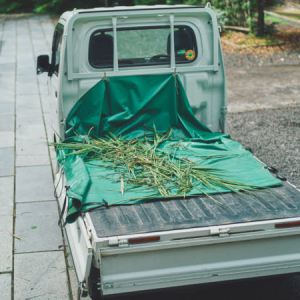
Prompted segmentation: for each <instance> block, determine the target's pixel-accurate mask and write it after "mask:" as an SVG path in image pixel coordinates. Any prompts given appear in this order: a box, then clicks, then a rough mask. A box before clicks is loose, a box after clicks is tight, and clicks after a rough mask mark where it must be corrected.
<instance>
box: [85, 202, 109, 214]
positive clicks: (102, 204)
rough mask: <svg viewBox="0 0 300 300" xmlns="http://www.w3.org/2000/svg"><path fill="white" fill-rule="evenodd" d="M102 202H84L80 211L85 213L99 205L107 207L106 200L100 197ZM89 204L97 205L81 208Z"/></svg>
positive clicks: (99, 206)
mask: <svg viewBox="0 0 300 300" xmlns="http://www.w3.org/2000/svg"><path fill="white" fill-rule="evenodd" d="M102 202H103V203H101V204H100V202H89V203H85V204H83V205H82V207H81V211H80V212H81V213H87V212H90V211H93V210H95V209H98V208H101V207H105V208H109V205H108V203H107V201H105V200H104V199H102ZM90 205H97V206H94V207H91V208H88V209H85V210H83V208H84V207H87V206H90Z"/></svg>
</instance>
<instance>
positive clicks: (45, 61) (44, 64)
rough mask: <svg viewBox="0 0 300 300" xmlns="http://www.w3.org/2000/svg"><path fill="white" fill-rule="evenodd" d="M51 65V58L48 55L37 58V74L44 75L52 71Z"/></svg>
mask: <svg viewBox="0 0 300 300" xmlns="http://www.w3.org/2000/svg"><path fill="white" fill-rule="evenodd" d="M50 66H51V65H50V64H49V56H48V55H40V56H38V58H37V67H36V74H38V75H39V74H42V73H44V72H49V71H50Z"/></svg>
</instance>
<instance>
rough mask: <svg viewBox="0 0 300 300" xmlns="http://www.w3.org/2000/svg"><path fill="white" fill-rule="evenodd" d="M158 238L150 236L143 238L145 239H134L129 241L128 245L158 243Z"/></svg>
mask: <svg viewBox="0 0 300 300" xmlns="http://www.w3.org/2000/svg"><path fill="white" fill-rule="evenodd" d="M159 240H160V236H152V237H145V238H136V239H129V240H128V243H129V244H138V243H147V242H155V241H159Z"/></svg>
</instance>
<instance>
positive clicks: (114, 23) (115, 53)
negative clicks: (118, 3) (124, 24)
mask: <svg viewBox="0 0 300 300" xmlns="http://www.w3.org/2000/svg"><path fill="white" fill-rule="evenodd" d="M112 24H113V32H114V56H113V57H114V71H118V69H119V64H118V45H117V18H116V17H113V18H112Z"/></svg>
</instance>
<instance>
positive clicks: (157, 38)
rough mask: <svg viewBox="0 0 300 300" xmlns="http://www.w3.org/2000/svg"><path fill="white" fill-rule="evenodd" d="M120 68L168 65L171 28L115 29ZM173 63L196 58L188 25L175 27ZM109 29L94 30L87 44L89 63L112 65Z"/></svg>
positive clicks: (194, 42)
mask: <svg viewBox="0 0 300 300" xmlns="http://www.w3.org/2000/svg"><path fill="white" fill-rule="evenodd" d="M117 39H118V40H117V48H118V49H117V52H118V65H119V67H134V66H152V65H169V64H170V57H171V56H170V53H171V34H170V27H169V26H165V27H162V26H160V27H139V28H137V27H135V28H119V29H118V30H117ZM174 46H175V61H176V64H185V63H191V62H193V61H194V60H195V59H196V58H197V54H198V53H197V45H196V38H195V34H194V31H193V30H192V28H190V27H189V26H181V25H180V26H174ZM113 48H114V37H113V31H112V29H101V30H96V31H94V32H93V33H92V35H91V38H90V44H89V62H90V64H91V66H92V67H94V68H112V67H113V53H114V49H113Z"/></svg>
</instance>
